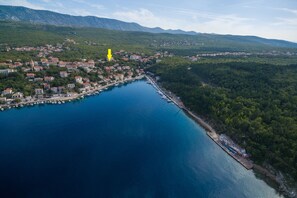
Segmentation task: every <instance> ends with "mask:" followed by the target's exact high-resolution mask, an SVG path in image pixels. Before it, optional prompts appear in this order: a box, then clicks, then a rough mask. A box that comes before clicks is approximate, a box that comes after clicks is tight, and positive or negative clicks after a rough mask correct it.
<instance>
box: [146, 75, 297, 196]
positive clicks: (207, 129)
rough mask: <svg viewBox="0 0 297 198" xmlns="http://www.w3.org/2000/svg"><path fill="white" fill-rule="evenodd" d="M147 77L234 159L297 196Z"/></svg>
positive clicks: (288, 194) (282, 182) (283, 190)
mask: <svg viewBox="0 0 297 198" xmlns="http://www.w3.org/2000/svg"><path fill="white" fill-rule="evenodd" d="M145 77H146V78H147V79H148V80H149V82H151V83H152V85H153V86H154V87H155V88H156V89H157V90H159V91H161V92H162V93H163V94H164V95H165V96H166V97H168V98H169V99H170V100H171V101H172V102H173V103H174V104H175V105H176V106H177V107H178V108H180V109H181V110H183V111H184V112H185V113H186V114H187V115H188V116H189V117H190V118H191V119H193V120H194V121H195V122H196V123H198V124H199V125H200V126H201V127H202V128H204V129H205V132H206V134H207V136H208V137H209V138H210V139H211V140H212V141H213V142H215V143H216V144H217V145H218V146H219V147H220V148H221V149H223V150H224V151H225V152H226V153H227V154H228V155H229V156H231V157H232V158H233V159H235V160H236V161H237V162H238V163H239V164H241V165H242V166H243V167H244V168H246V169H247V170H253V171H254V172H257V173H259V174H261V175H262V176H264V177H265V179H268V180H269V181H271V182H273V183H275V184H276V185H277V186H278V187H279V189H278V191H280V192H282V193H283V194H284V195H285V196H288V197H292V198H294V197H296V193H295V191H294V190H292V189H290V188H289V187H288V186H287V185H286V181H285V180H284V179H279V177H278V175H275V174H272V173H271V171H270V169H267V168H265V167H263V166H261V165H258V164H254V163H253V162H252V161H251V160H250V159H246V158H243V157H241V156H235V155H234V154H233V153H231V152H230V151H229V150H228V149H227V148H226V147H225V146H223V145H222V144H221V143H220V141H219V134H218V133H217V132H216V131H215V130H214V129H213V128H212V127H211V126H210V125H209V124H208V123H206V122H205V121H204V120H203V119H201V118H200V117H199V116H197V115H196V114H195V113H193V112H192V111H190V110H189V109H187V108H186V107H185V105H184V104H183V102H182V101H181V100H180V99H179V98H178V97H177V96H175V95H174V94H172V93H171V92H170V91H168V90H166V89H164V88H161V86H159V85H158V84H157V82H156V81H155V80H154V79H153V78H151V77H149V76H148V75H145Z"/></svg>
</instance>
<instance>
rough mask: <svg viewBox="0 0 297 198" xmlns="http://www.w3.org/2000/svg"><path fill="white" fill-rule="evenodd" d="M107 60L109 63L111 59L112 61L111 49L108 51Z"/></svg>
mask: <svg viewBox="0 0 297 198" xmlns="http://www.w3.org/2000/svg"><path fill="white" fill-rule="evenodd" d="M107 59H108V61H111V59H112V53H111V49H108V53H107Z"/></svg>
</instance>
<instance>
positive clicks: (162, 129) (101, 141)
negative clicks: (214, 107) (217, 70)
mask: <svg viewBox="0 0 297 198" xmlns="http://www.w3.org/2000/svg"><path fill="white" fill-rule="evenodd" d="M0 160H1V161H0V197H3V198H4V197H8V198H11V197H30V198H31V197H32V198H35V197H36V198H43V197H46V198H47V197H58V198H59V197H63V198H65V197H71V198H72V197H82V198H87V197H104V198H105V197H137V198H138V197H147V198H149V197H182V198H186V197H228V198H232V197H236V198H237V197H252V198H255V197H261V198H262V197H263V198H265V197H267V198H272V197H279V196H280V195H278V194H277V193H276V192H275V190H274V189H272V188H271V187H269V186H268V185H267V184H266V183H265V182H263V181H262V180H259V179H257V178H256V177H255V176H254V173H253V172H252V171H247V170H246V169H245V168H243V167H242V166H241V165H239V164H238V163H237V162H236V161H235V160H233V159H232V158H231V157H230V156H228V155H227V154H226V153H225V152H224V151H222V149H221V148H219V147H218V146H217V145H216V144H214V143H213V142H212V141H211V140H210V138H208V137H207V135H206V134H205V132H204V130H203V129H202V128H201V127H200V126H198V125H197V124H196V123H195V122H194V121H193V120H191V119H190V118H188V117H187V116H186V115H185V114H184V113H183V112H182V111H180V110H179V109H178V108H177V107H176V106H175V105H173V104H169V103H167V102H166V101H165V100H163V99H162V98H161V97H160V96H159V95H158V94H157V93H156V91H155V89H154V88H153V87H152V86H151V85H148V84H147V83H146V82H145V81H137V82H134V83H131V84H128V85H125V86H122V87H116V88H113V89H112V90H109V91H106V92H103V93H101V94H100V95H98V96H94V97H90V98H87V99H84V100H81V101H79V102H72V103H68V104H64V105H44V106H35V107H28V108H23V109H14V110H9V111H5V112H1V113H0Z"/></svg>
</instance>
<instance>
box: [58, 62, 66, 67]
mask: <svg viewBox="0 0 297 198" xmlns="http://www.w3.org/2000/svg"><path fill="white" fill-rule="evenodd" d="M58 66H59V67H66V63H65V62H63V61H60V62H59V64H58Z"/></svg>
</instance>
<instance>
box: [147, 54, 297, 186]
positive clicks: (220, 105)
mask: <svg viewBox="0 0 297 198" xmlns="http://www.w3.org/2000/svg"><path fill="white" fill-rule="evenodd" d="M150 71H151V72H153V73H155V74H156V75H158V76H160V77H161V78H160V79H161V80H160V83H161V84H162V85H163V86H164V87H165V88H167V89H169V90H171V91H173V92H174V93H176V94H177V95H178V96H180V97H181V99H182V100H183V102H184V103H185V105H186V106H187V107H189V109H191V110H192V111H194V112H196V113H197V114H199V115H201V116H203V117H204V118H205V119H206V120H207V121H208V122H209V123H211V125H213V126H214V128H215V129H216V130H217V131H218V132H219V133H226V134H228V135H229V136H231V137H232V138H233V139H234V140H236V142H238V143H240V144H241V145H242V146H244V147H245V148H246V149H247V151H248V152H249V153H250V154H251V155H252V159H253V160H254V161H255V162H256V163H258V164H263V163H264V162H265V163H269V164H270V165H272V166H273V167H275V168H276V169H278V170H282V171H283V172H285V173H288V174H289V175H291V176H293V177H294V179H295V180H296V179H297V65H296V64H295V65H273V64H261V63H255V62H226V63H212V62H209V63H196V64H193V63H186V62H185V61H179V62H178V61H172V60H167V61H164V62H162V63H160V64H158V65H155V66H153V67H152V68H150Z"/></svg>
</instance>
